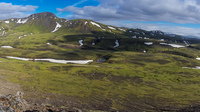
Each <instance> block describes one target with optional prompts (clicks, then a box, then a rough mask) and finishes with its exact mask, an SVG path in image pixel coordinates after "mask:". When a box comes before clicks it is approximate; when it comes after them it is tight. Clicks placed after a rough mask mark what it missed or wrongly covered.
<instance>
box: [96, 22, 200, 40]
mask: <svg viewBox="0 0 200 112" xmlns="http://www.w3.org/2000/svg"><path fill="white" fill-rule="evenodd" d="M99 22H101V23H104V24H107V25H113V26H121V27H127V28H139V29H144V30H147V31H151V30H161V31H163V32H166V33H172V34H178V35H185V36H191V35H192V36H196V37H200V33H199V32H200V28H188V27H184V26H178V25H177V26H175V25H171V24H164V23H157V24H153V23H138V22H120V21H99Z"/></svg>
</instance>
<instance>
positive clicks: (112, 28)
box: [108, 26, 116, 30]
mask: <svg viewBox="0 0 200 112" xmlns="http://www.w3.org/2000/svg"><path fill="white" fill-rule="evenodd" d="M108 28H109V29H111V30H116V28H114V27H111V26H108Z"/></svg>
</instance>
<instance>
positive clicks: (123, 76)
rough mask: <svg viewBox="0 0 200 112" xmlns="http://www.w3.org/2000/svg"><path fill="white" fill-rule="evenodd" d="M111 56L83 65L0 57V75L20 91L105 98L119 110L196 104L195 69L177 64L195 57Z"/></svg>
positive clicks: (88, 101)
mask: <svg viewBox="0 0 200 112" xmlns="http://www.w3.org/2000/svg"><path fill="white" fill-rule="evenodd" d="M112 55H113V56H112V57H111V58H110V59H109V60H108V61H107V62H106V63H93V64H91V65H87V66H84V67H83V66H74V65H70V64H69V65H63V64H53V63H44V62H24V61H18V60H12V59H4V58H1V59H0V61H2V64H1V65H0V68H1V70H4V72H1V75H3V76H6V79H7V80H9V81H11V82H14V83H17V84H20V85H22V87H23V89H24V90H25V91H39V92H43V93H53V94H62V95H66V96H73V97H76V98H77V99H79V100H80V101H82V103H83V104H87V105H92V104H93V103H94V104H97V105H105V101H107V102H110V103H109V104H108V105H106V106H108V107H109V108H111V107H113V108H115V109H118V110H124V111H125V110H129V111H131V108H129V106H131V107H134V108H135V109H142V110H144V109H147V110H148V109H149V110H151V109H155V108H166V107H167V106H171V108H173V109H174V108H175V109H176V108H178V107H179V108H180V107H184V106H186V105H189V104H192V103H194V102H198V100H197V99H199V98H200V97H199V94H200V92H199V91H198V90H199V89H200V86H199V85H200V83H199V79H200V77H199V73H200V71H199V70H192V69H184V68H182V66H183V65H185V64H186V65H188V66H196V65H198V64H200V62H197V61H196V60H195V59H191V58H187V57H182V56H178V55H170V54H163V53H146V54H144V53H136V52H114V53H112ZM177 59H179V60H177ZM94 65H95V66H94ZM98 66H99V67H98ZM6 71H12V74H10V73H9V72H8V73H7V72H6ZM100 99H101V100H100ZM132 101H134V102H133V103H132V104H131V102H132ZM145 102H146V103H145ZM150 104H151V105H150ZM135 106H136V107H135ZM142 106H144V107H142ZM173 106H176V107H173ZM141 107H142V108H141ZM134 108H132V109H134Z"/></svg>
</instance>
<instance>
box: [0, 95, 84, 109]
mask: <svg viewBox="0 0 200 112" xmlns="http://www.w3.org/2000/svg"><path fill="white" fill-rule="evenodd" d="M0 112H82V111H81V110H80V109H73V108H60V107H54V106H52V105H44V104H41V105H39V104H37V103H35V104H28V103H27V102H26V101H25V100H24V99H23V92H20V91H18V92H17V94H16V95H11V94H9V95H0Z"/></svg>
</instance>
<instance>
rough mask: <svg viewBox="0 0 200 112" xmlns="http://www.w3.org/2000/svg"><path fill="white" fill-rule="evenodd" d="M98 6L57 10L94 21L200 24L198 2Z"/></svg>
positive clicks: (105, 0)
mask: <svg viewBox="0 0 200 112" xmlns="http://www.w3.org/2000/svg"><path fill="white" fill-rule="evenodd" d="M99 1H100V5H98V6H85V7H83V8H77V7H75V6H68V7H65V8H64V9H61V8H57V11H59V12H71V13H72V14H73V15H74V18H76V17H85V18H87V17H90V18H93V19H94V20H134V21H136V20H137V21H138V20H139V21H167V22H174V23H200V21H199V18H200V15H199V13H200V3H199V1H197V0H99ZM80 12H81V13H80Z"/></svg>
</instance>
